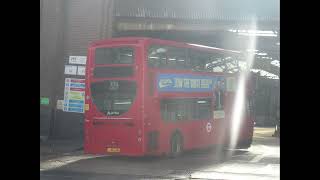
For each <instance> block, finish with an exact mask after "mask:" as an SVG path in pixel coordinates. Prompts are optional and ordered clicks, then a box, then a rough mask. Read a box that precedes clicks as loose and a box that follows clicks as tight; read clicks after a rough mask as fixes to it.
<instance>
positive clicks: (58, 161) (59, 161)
mask: <svg viewBox="0 0 320 180" xmlns="http://www.w3.org/2000/svg"><path fill="white" fill-rule="evenodd" d="M96 157H103V155H101V156H98V155H78V156H63V157H59V158H55V159H50V160H47V161H44V162H40V171H45V170H50V169H55V168H58V167H61V166H65V165H67V164H70V163H73V162H76V161H79V160H82V159H91V158H96Z"/></svg>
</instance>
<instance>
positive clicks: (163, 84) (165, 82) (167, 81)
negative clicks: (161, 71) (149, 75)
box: [159, 79, 173, 88]
mask: <svg viewBox="0 0 320 180" xmlns="http://www.w3.org/2000/svg"><path fill="white" fill-rule="evenodd" d="M172 83H173V82H172V80H171V79H160V81H159V87H160V88H164V87H168V86H170V85H171V84H172Z"/></svg>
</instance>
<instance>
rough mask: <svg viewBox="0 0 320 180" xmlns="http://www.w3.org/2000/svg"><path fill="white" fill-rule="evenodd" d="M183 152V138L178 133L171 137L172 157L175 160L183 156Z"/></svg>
mask: <svg viewBox="0 0 320 180" xmlns="http://www.w3.org/2000/svg"><path fill="white" fill-rule="evenodd" d="M182 150H183V142H182V137H181V136H180V135H179V134H178V133H176V134H174V135H173V136H172V137H171V150H170V157H171V158H175V157H178V156H180V155H181V153H182Z"/></svg>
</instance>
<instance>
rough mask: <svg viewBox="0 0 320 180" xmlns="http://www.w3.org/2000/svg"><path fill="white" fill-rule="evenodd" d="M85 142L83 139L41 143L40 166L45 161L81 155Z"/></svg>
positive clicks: (43, 141) (55, 140)
mask: <svg viewBox="0 0 320 180" xmlns="http://www.w3.org/2000/svg"><path fill="white" fill-rule="evenodd" d="M82 148H83V141H82V140H81V139H70V140H60V139H54V140H51V139H49V140H47V139H46V140H42V141H40V164H41V162H43V161H46V160H49V159H53V158H59V157H64V156H68V155H71V154H75V153H76V154H81V153H82Z"/></svg>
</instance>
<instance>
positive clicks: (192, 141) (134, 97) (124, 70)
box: [84, 37, 253, 156]
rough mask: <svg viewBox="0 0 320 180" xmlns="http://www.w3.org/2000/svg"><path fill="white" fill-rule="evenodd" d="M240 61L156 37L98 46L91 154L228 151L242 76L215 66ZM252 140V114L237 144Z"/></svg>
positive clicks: (89, 84)
mask: <svg viewBox="0 0 320 180" xmlns="http://www.w3.org/2000/svg"><path fill="white" fill-rule="evenodd" d="M240 55H241V54H240V52H236V51H230V50H224V49H219V48H212V47H205V46H199V45H194V44H188V43H179V42H174V41H168V40H160V39H152V38H138V37H130V38H112V39H108V40H102V41H97V42H94V43H92V44H91V45H90V46H89V49H88V61H87V68H86V92H85V93H86V99H85V103H86V104H85V127H84V131H85V132H84V136H85V137H84V139H85V140H84V142H85V143H84V151H85V153H89V154H111V155H126V156H145V155H162V154H170V155H177V154H180V153H181V152H182V151H184V150H190V149H197V148H205V147H209V146H213V145H227V144H228V143H229V139H230V133H231V131H230V127H231V123H232V121H231V114H232V110H233V104H234V99H235V98H234V97H235V90H236V88H235V87H236V85H235V84H236V82H237V79H238V75H236V74H230V73H228V74H227V73H222V72H215V71H217V69H215V68H217V65H218V64H217V63H221V62H222V61H223V60H230V62H233V61H234V60H235V59H236V58H238V57H239V56H240ZM247 92H249V91H247ZM246 94H248V93H246ZM246 107H249V106H246ZM246 111H248V109H246ZM252 134H253V120H252V118H251V116H250V113H245V114H244V115H243V118H241V123H240V130H239V134H238V143H237V145H238V146H239V147H242V148H247V147H249V146H250V144H251V141H252Z"/></svg>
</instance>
